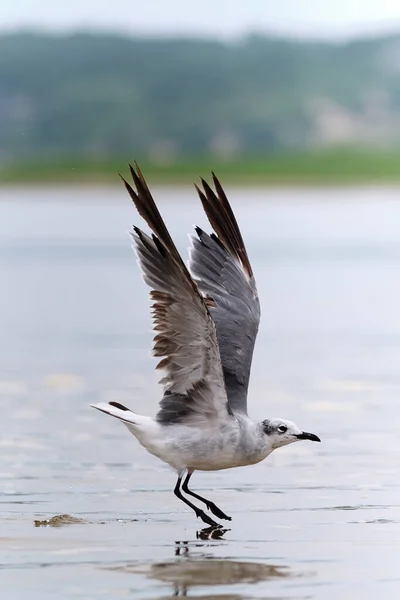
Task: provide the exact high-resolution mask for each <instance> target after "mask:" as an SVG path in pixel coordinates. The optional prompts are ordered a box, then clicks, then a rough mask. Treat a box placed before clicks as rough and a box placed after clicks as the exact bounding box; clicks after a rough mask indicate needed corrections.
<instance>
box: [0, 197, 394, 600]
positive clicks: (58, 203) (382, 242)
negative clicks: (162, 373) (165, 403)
mask: <svg viewBox="0 0 400 600" xmlns="http://www.w3.org/2000/svg"><path fill="white" fill-rule="evenodd" d="M155 195H156V197H157V198H158V199H160V205H161V209H162V212H163V214H164V216H165V218H166V220H167V222H168V225H169V226H170V229H171V232H172V234H173V235H174V237H175V239H176V240H177V243H178V246H179V248H180V249H181V250H182V251H186V250H185V248H186V245H187V237H186V232H189V231H191V227H192V224H193V223H196V224H198V225H200V226H204V227H206V222H205V218H204V217H203V215H202V214H201V211H200V207H199V205H198V203H197V201H196V198H195V195H194V193H192V191H190V190H189V189H186V188H184V189H177V190H173V189H156V190H155ZM230 197H231V199H232V203H233V205H234V208H235V211H236V213H237V216H238V219H239V222H240V224H241V227H242V230H243V234H244V237H245V239H246V242H247V245H248V250H249V254H250V256H251V258H252V261H253V264H254V270H255V272H256V276H257V282H258V288H259V292H260V296H261V302H262V313H263V314H262V324H261V328H260V332H259V337H258V342H257V347H256V354H255V358H254V362H253V375H252V381H251V390H250V407H251V414H252V416H253V417H254V418H260V419H262V418H265V417H267V416H281V417H286V418H289V419H293V420H295V421H296V422H298V424H299V425H300V426H301V427H303V428H304V429H306V430H309V431H313V432H315V433H317V434H319V435H320V436H321V438H322V439H323V443H322V444H318V445H317V444H307V443H302V444H297V445H293V446H291V447H288V448H284V449H282V450H279V451H278V452H276V453H274V454H273V455H272V456H271V457H270V458H269V459H268V460H267V461H265V462H264V463H261V464H260V465H256V466H253V467H248V468H245V469H236V470H232V471H225V472H221V473H211V474H207V473H197V474H196V475H195V476H194V478H193V487H194V488H196V489H197V490H198V491H199V492H200V493H203V494H204V495H205V496H209V497H211V498H212V499H213V500H215V501H216V503H217V504H219V505H220V506H221V507H222V508H223V509H224V510H225V511H226V512H227V513H228V514H231V515H232V517H233V521H232V522H231V523H230V524H229V526H230V530H229V531H227V532H226V533H225V534H224V536H223V538H222V539H212V540H206V539H202V538H201V535H199V533H198V532H200V530H201V523H200V522H197V521H196V519H195V517H194V515H193V514H192V512H188V511H186V509H185V506H184V505H183V504H182V503H180V502H179V501H178V500H177V499H176V498H175V497H174V495H173V493H172V489H173V486H174V483H175V475H174V474H173V473H172V472H171V471H169V469H168V468H167V467H165V466H163V465H162V463H160V462H158V461H157V459H155V458H154V457H152V456H150V455H147V454H146V453H145V451H144V450H143V449H142V448H141V447H140V446H139V445H138V443H137V442H136V441H135V440H134V438H133V437H131V436H130V435H129V433H128V432H127V431H126V430H125V428H124V427H123V426H121V424H120V423H118V422H116V421H115V420H113V419H110V418H107V417H106V416H104V415H101V414H99V413H97V412H95V411H93V410H92V409H90V408H89V407H88V405H89V403H91V402H94V401H96V402H97V401H101V400H107V401H108V400H116V401H120V402H123V403H126V404H128V405H129V406H131V407H132V408H133V409H134V410H136V411H138V412H140V411H143V412H144V413H147V414H154V413H155V411H156V407H157V400H158V397H159V394H160V392H159V390H158V388H157V384H156V377H155V375H154V373H153V368H154V359H151V358H150V357H149V347H150V340H151V334H150V320H149V316H148V308H147V291H146V288H145V286H144V284H143V283H142V281H141V279H140V275H139V273H138V269H137V267H136V264H135V258H134V255H133V254H132V251H131V250H130V247H129V239H128V237H127V235H125V232H126V231H127V230H128V229H129V228H130V226H131V224H132V223H133V222H135V223H140V219H138V218H137V215H136V214H135V212H134V209H133V207H132V206H131V205H130V202H129V199H128V198H127V197H126V194H125V193H124V191H123V190H122V189H119V188H110V189H102V190H100V189H99V190H96V189H91V188H84V189H83V188H70V189H65V188H64V189H62V188H54V189H53V188H43V189H42V188H36V189H33V190H32V189H31V190H28V189H17V188H13V189H6V188H3V189H0V271H1V275H2V282H3V287H2V293H1V295H0V358H1V360H0V407H1V425H0V445H1V460H0V481H1V485H0V490H1V491H0V503H1V517H2V518H1V530H0V568H1V572H0V586H1V590H2V597H3V594H4V598H7V599H8V600H10V599H11V600H15V599H22V598H23V599H26V598H27V597H29V598H30V600H47V599H53V598H58V599H74V598H79V599H85V600H89V599H98V598H99V599H101V598H107V599H109V598H132V599H139V598H140V599H147V598H151V599H161V598H168V597H171V596H174V595H175V596H177V595H178V596H179V595H182V596H184V595H187V596H188V597H192V598H202V599H203V600H204V599H206V598H208V599H211V598H219V599H224V600H228V599H229V600H234V599H235V600H239V599H242V600H243V599H246V600H247V599H250V598H269V599H272V598H273V599H300V598H302V599H306V598H307V599H313V598H316V599H317V598H318V599H319V598H323V599H324V600H331V599H335V600H336V599H337V598H339V597H342V598H356V599H357V598H362V599H363V600H370V599H372V598H374V599H375V598H376V597H377V595H378V594H380V595H381V596H382V597H385V598H386V599H387V598H390V599H391V598H393V599H395V598H396V599H397V598H398V597H399V595H400V572H399V567H398V565H399V560H400V477H399V469H400V466H399V465H400V435H399V431H400V404H399V402H400V309H399V307H400V202H399V200H398V198H399V190H396V189H372V190H366V189H352V190H312V191H310V190H301V191H296V190H279V191H274V190H261V189H252V190H238V189H237V190H232V191H231V194H230ZM64 513H66V514H69V515H72V516H73V517H75V518H76V519H81V521H79V522H76V523H70V524H65V525H63V526H60V527H35V526H34V521H35V520H42V519H49V518H51V517H53V516H55V515H59V514H64Z"/></svg>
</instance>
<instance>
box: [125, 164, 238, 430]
mask: <svg viewBox="0 0 400 600" xmlns="http://www.w3.org/2000/svg"><path fill="white" fill-rule="evenodd" d="M135 166H136V171H135V170H134V169H133V168H132V167H130V169H131V174H132V178H133V182H134V184H135V188H136V190H134V189H133V188H132V187H131V185H130V184H129V183H128V182H127V181H125V180H124V179H123V181H124V183H125V186H126V189H127V190H128V192H129V194H130V196H131V198H132V200H133V202H134V204H135V206H136V208H137V210H138V212H139V214H140V215H141V216H142V217H143V218H144V219H145V221H146V222H147V224H148V226H149V227H150V229H151V230H152V232H153V235H152V237H149V236H148V235H146V234H145V233H143V232H142V231H141V230H140V229H138V228H137V227H134V231H133V233H132V234H131V235H132V237H133V240H134V245H135V249H136V253H137V256H138V262H139V265H140V267H141V270H142V274H143V278H144V280H145V282H146V283H147V284H148V285H149V286H150V287H151V288H152V291H151V292H150V297H151V299H152V315H153V329H154V331H155V334H156V335H155V337H154V346H153V353H154V355H155V356H158V357H161V358H162V360H161V361H160V362H159V364H158V365H157V368H159V369H163V371H164V372H165V376H164V377H163V379H162V380H161V382H160V383H163V385H164V397H163V398H162V400H161V402H160V410H159V412H158V414H157V419H158V421H159V422H161V423H163V424H172V423H178V422H179V423H185V424H187V425H192V424H196V426H199V425H200V424H201V423H204V424H205V423H209V422H210V421H215V420H221V419H224V420H226V419H227V417H228V413H230V410H229V406H228V402H227V396H226V391H225V385H224V379H223V374H222V367H221V361H220V356H219V349H218V342H217V337H216V331H215V325H214V322H213V320H212V318H211V317H210V314H209V312H208V309H207V306H206V300H205V299H204V298H203V297H202V295H201V294H200V293H199V291H198V288H197V285H196V284H195V283H194V281H193V280H192V278H191V276H190V274H189V272H188V270H187V268H186V266H185V264H184V262H183V261H182V259H181V257H180V255H179V252H178V250H177V249H176V247H175V244H174V243H173V241H172V239H171V236H170V234H169V232H168V230H167V228H166V226H165V224H164V222H163V220H162V218H161V215H160V213H159V211H158V209H157V206H156V204H155V202H154V200H153V197H152V195H151V194H150V191H149V189H148V187H147V184H146V182H145V180H144V177H143V175H142V173H141V171H140V169H139V167H138V166H137V164H136V163H135Z"/></svg>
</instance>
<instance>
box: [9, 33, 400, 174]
mask: <svg viewBox="0 0 400 600" xmlns="http://www.w3.org/2000/svg"><path fill="white" fill-rule="evenodd" d="M399 110H400V36H390V37H384V38H378V39H365V40H358V41H353V42H348V43H342V44H338V43H335V44H334V43H328V42H307V41H296V40H285V39H278V38H272V37H261V36H249V37H247V38H244V39H241V40H236V41H231V42H222V41H212V40H198V39H149V38H142V39H141V38H128V37H121V36H117V35H105V34H89V33H76V34H73V35H72V34H70V35H62V36H61V35H57V36H56V35H48V34H39V33H36V34H35V33H31V32H21V33H10V34H3V35H1V36H0V181H18V180H20V181H23V180H26V181H32V180H37V181H40V180H46V179H52V180H57V179H72V180H73V179H79V180H83V179H92V180H93V179H99V180H100V179H106V178H110V179H112V178H115V173H116V172H117V171H121V170H123V169H125V167H126V162H127V161H128V160H131V159H133V158H138V159H140V161H141V164H144V165H146V168H147V170H148V171H150V173H151V175H152V176H153V177H154V178H158V179H160V180H163V181H169V180H170V181H174V182H175V181H179V180H186V179H188V180H192V179H193V176H194V175H195V174H197V173H199V172H202V173H204V172H205V171H208V170H209V169H211V168H214V169H215V170H218V172H219V173H221V174H222V175H225V176H226V177H228V178H231V179H236V180H246V182H247V181H255V182H258V181H260V182H262V181H272V182H281V181H286V182H290V181H294V182H295V181H305V182H311V181H324V180H326V181H333V182H334V181H341V180H345V181H352V180H360V179H362V180H367V179H374V180H388V179H389V180H397V179H400V176H399V174H400V168H399V167H400V116H399Z"/></svg>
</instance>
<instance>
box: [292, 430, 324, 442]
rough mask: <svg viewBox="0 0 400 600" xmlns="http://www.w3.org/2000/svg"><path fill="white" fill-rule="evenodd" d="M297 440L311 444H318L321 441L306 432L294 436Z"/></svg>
mask: <svg viewBox="0 0 400 600" xmlns="http://www.w3.org/2000/svg"><path fill="white" fill-rule="evenodd" d="M296 437H297V439H298V440H310V441H311V442H320V441H321V440H320V439H319V437H318V436H317V435H315V434H314V433H307V431H303V432H302V433H299V434H298V435H296Z"/></svg>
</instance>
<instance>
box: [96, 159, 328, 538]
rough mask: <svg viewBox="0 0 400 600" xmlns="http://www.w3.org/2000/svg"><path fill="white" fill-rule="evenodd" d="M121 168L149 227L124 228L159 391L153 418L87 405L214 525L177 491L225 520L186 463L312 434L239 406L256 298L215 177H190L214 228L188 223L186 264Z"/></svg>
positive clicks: (200, 465) (214, 463)
mask: <svg viewBox="0 0 400 600" xmlns="http://www.w3.org/2000/svg"><path fill="white" fill-rule="evenodd" d="M130 172H131V175H132V179H133V183H134V188H133V187H132V186H131V185H130V184H129V183H128V182H127V181H126V180H125V179H123V178H122V179H123V182H124V184H125V187H126V189H127V191H128V193H129V195H130V197H131V198H132V200H133V202H134V204H135V206H136V208H137V210H138V212H139V214H140V215H141V216H142V217H143V219H144V220H145V221H146V223H147V225H148V226H149V227H150V229H151V231H152V235H151V237H150V236H149V235H147V234H146V233H144V232H143V231H141V230H140V229H138V228H137V227H134V228H133V232H132V234H131V235H132V238H133V242H134V248H135V250H136V254H137V257H138V263H139V266H140V268H141V271H142V274H143V278H144V281H145V282H146V283H147V285H148V286H149V287H150V288H151V292H150V298H151V301H152V307H151V308H152V317H153V330H154V332H155V337H154V346H153V353H154V355H155V356H158V357H160V358H161V361H160V362H159V364H158V365H157V368H158V369H161V370H162V371H163V373H164V377H163V378H162V379H161V381H160V383H161V384H162V385H163V396H162V398H161V401H160V408H159V411H158V413H157V415H156V416H155V417H154V418H153V417H147V416H143V415H139V414H137V413H135V412H133V411H131V410H129V409H128V408H126V407H125V406H123V405H122V404H119V403H118V402H109V403H99V404H94V405H92V406H93V407H94V408H97V409H98V410H100V411H102V412H105V413H107V414H109V415H111V416H113V417H116V418H117V419H119V420H120V421H122V422H123V423H124V424H125V425H126V426H127V428H128V429H129V431H130V432H131V433H132V434H133V435H134V436H135V437H136V438H137V440H138V441H139V442H140V444H141V445H142V446H144V447H145V448H146V450H147V451H148V452H150V453H151V454H154V455H155V456H157V457H158V458H160V459H161V460H162V461H164V462H165V463H167V464H168V465H170V466H171V467H172V468H173V469H175V470H176V472H177V474H178V480H177V483H176V486H175V489H174V493H175V495H176V496H177V497H178V498H179V499H180V500H182V501H183V502H185V503H186V504H187V505H188V506H190V508H191V509H192V510H194V512H195V513H196V516H197V517H200V519H202V521H204V523H207V524H208V525H210V526H212V527H217V526H219V524H218V523H217V522H216V521H214V519H212V518H211V517H210V516H209V514H206V513H205V512H204V511H203V510H201V509H200V508H199V507H198V506H196V505H195V504H193V503H192V502H190V500H188V498H187V497H186V496H185V495H183V493H182V492H185V494H187V495H188V496H192V497H193V498H196V499H197V500H198V501H200V502H203V503H204V504H205V506H206V507H207V508H208V510H209V511H211V513H213V514H214V515H215V516H216V517H217V518H219V519H227V520H229V521H230V520H231V517H228V516H227V515H226V514H225V513H224V512H223V511H222V510H221V509H220V508H218V506H216V504H214V502H211V501H210V500H207V499H206V498H203V497H202V496H200V495H199V494H196V493H195V492H193V491H192V490H191V489H189V487H188V484H189V480H190V478H191V476H192V475H193V473H194V471H196V470H198V471H218V470H220V469H230V468H233V467H242V466H246V465H253V464H255V463H258V462H260V461H262V460H264V458H266V457H267V456H268V455H269V454H271V452H273V450H276V449H277V448H280V447H281V446H286V445H288V444H292V443H293V442H298V441H300V440H311V441H314V442H319V441H320V439H319V437H318V436H316V435H314V434H313V433H307V432H306V431H303V430H301V429H299V427H297V425H295V423H292V422H291V421H286V420H283V419H278V418H268V419H265V420H264V421H261V422H259V423H256V422H255V421H252V420H251V419H250V418H249V416H248V415H247V390H248V385H249V378H250V369H251V361H252V356H253V349H254V343H255V340H256V336H257V331H258V325H259V321H260V303H259V299H258V294H257V288H256V283H255V279H254V275H253V271H252V268H251V265H250V261H249V258H248V255H247V251H246V248H245V245H244V243H243V239H242V236H241V233H240V230H239V227H238V225H237V222H236V219H235V217H234V214H233V212H232V209H231V207H230V205H229V202H228V199H227V197H226V195H225V192H224V190H223V188H222V186H221V184H220V182H219V180H218V179H217V177H216V176H215V175H214V173H213V174H212V178H213V183H214V188H215V191H214V190H213V189H212V188H211V187H210V186H209V185H208V183H207V182H206V181H204V180H203V179H202V180H201V183H202V189H200V188H198V187H197V186H196V189H197V192H198V194H199V197H200V200H201V203H202V205H203V208H204V211H205V213H206V215H207V217H208V220H209V222H210V224H211V227H212V228H213V230H214V233H211V234H210V235H208V234H207V233H205V232H204V231H202V230H201V229H200V228H199V227H196V228H195V231H196V234H197V237H193V238H191V248H190V260H189V267H188V268H187V267H186V266H185V263H184V262H183V260H182V258H181V256H180V254H179V252H178V250H177V249H176V246H175V244H174V242H173V241H172V239H171V236H170V234H169V232H168V230H167V228H166V226H165V224H164V221H163V219H162V218H161V215H160V213H159V211H158V209H157V206H156V204H155V202H154V200H153V197H152V195H151V193H150V191H149V188H148V187H147V184H146V181H145V179H144V177H143V175H142V173H141V171H140V169H139V167H138V165H137V163H135V168H133V167H131V166H130ZM183 478H184V479H183ZM182 479H183V483H182ZM181 484H182V485H181Z"/></svg>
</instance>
